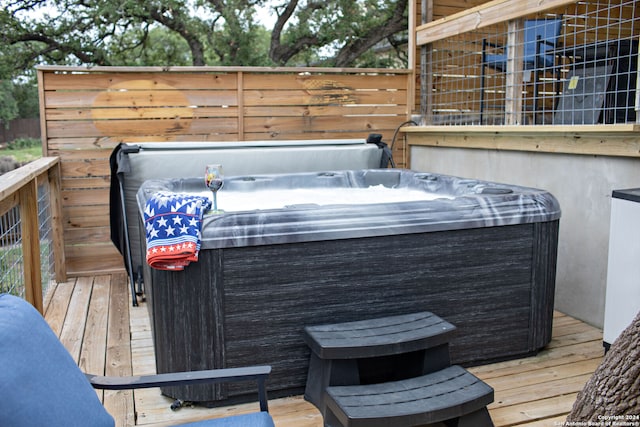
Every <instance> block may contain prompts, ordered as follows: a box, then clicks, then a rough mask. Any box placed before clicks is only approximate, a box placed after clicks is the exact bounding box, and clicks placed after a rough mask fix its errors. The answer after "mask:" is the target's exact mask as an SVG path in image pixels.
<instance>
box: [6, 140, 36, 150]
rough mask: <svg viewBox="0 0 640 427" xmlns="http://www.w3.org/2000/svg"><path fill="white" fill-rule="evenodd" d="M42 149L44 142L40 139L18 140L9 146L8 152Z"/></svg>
mask: <svg viewBox="0 0 640 427" xmlns="http://www.w3.org/2000/svg"><path fill="white" fill-rule="evenodd" d="M36 147H37V148H42V141H40V139H39V138H18V139H15V140H13V141H11V142H9V144H8V145H7V149H8V150H22V149H25V148H36Z"/></svg>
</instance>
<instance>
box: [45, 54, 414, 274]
mask: <svg viewBox="0 0 640 427" xmlns="http://www.w3.org/2000/svg"><path fill="white" fill-rule="evenodd" d="M38 81H39V91H40V117H41V128H42V139H43V147H44V150H45V155H47V156H59V158H60V163H61V170H62V208H63V215H64V240H65V255H66V261H67V272H68V273H69V274H70V275H79V274H87V273H97V272H108V271H114V270H119V269H122V268H123V264H122V258H121V256H120V254H119V253H118V252H117V251H116V249H115V247H114V246H113V245H112V244H111V241H110V235H109V232H110V230H109V205H108V203H109V185H110V171H109V161H108V160H109V155H110V154H111V151H112V150H113V148H114V147H115V146H116V145H117V144H118V143H120V142H147V141H154V142H156V141H157V142H165V141H167V142H168V141H172V142H175V141H259V140H292V139H335V138H366V136H367V135H368V134H369V133H380V134H382V135H383V137H384V140H385V141H387V142H390V141H391V138H392V137H393V135H394V132H395V131H396V129H397V128H398V126H400V125H401V124H402V123H403V122H405V121H406V120H407V119H408V118H409V117H410V114H411V111H412V109H413V93H414V91H413V75H412V72H411V71H410V70H388V69H348V70H345V69H333V68H326V69H319V68H286V69H284V68H245V67H233V68H231V67H215V68H213V67H175V68H155V67H144V68H140V67H137V68H131V67H95V68H84V67H54V66H42V67H38ZM403 145H404V144H396V146H395V147H394V158H395V159H396V163H397V166H398V167H403V166H404V165H406V164H407V162H406V158H405V152H404V149H403Z"/></svg>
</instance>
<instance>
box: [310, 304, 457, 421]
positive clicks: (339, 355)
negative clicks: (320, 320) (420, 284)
mask: <svg viewBox="0 0 640 427" xmlns="http://www.w3.org/2000/svg"><path fill="white" fill-rule="evenodd" d="M455 329H456V328H455V326H453V325H452V324H451V323H449V322H446V321H445V320H443V319H441V318H440V317H438V316H436V315H435V314H433V313H430V312H426V311H425V312H419V313H411V314H405V315H400V316H390V317H384V318H378V319H370V320H364V321H357V322H347V323H339V324H332V325H319V326H309V327H306V328H305V330H304V331H305V334H304V339H305V342H306V343H307V345H308V346H309V347H310V348H311V360H310V363H309V372H308V375H307V385H306V389H305V399H307V400H308V401H309V402H311V403H313V404H314V405H315V406H316V407H317V408H318V409H319V410H320V412H322V414H323V415H324V412H325V405H324V402H323V400H324V392H325V390H326V389H327V387H329V386H335V385H361V384H375V383H381V382H388V381H396V380H402V379H407V378H412V377H417V376H420V375H424V374H428V373H430V372H434V371H437V370H440V369H443V368H446V367H448V366H450V364H451V363H450V358H449V338H450V336H451V334H452V333H453V332H454V331H455Z"/></svg>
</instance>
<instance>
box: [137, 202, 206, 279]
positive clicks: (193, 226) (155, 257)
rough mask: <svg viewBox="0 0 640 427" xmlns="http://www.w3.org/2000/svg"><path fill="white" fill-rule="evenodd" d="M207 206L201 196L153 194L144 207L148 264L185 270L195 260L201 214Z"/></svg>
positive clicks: (165, 268) (159, 267) (199, 235)
mask: <svg viewBox="0 0 640 427" xmlns="http://www.w3.org/2000/svg"><path fill="white" fill-rule="evenodd" d="M210 206H211V202H210V201H209V198H207V197H203V196H196V195H193V194H183V193H171V192H158V193H155V194H154V195H153V196H152V197H151V198H150V199H149V200H148V201H147V203H146V205H145V208H144V225H145V228H146V237H147V263H148V264H149V265H150V266H151V267H153V268H156V269H158V270H184V268H185V267H186V266H187V265H189V263H190V262H194V261H198V252H199V251H200V238H201V230H202V216H203V215H204V212H205V210H207V209H208V208H209V207H210Z"/></svg>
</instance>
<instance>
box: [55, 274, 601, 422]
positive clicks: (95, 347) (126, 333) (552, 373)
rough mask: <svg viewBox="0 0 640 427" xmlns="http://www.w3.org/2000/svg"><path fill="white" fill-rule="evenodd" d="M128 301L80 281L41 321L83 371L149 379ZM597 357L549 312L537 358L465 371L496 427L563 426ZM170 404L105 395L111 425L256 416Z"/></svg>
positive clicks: (297, 404)
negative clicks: (489, 398)
mask: <svg viewBox="0 0 640 427" xmlns="http://www.w3.org/2000/svg"><path fill="white" fill-rule="evenodd" d="M130 301H131V300H130V297H129V286H128V282H127V279H126V276H125V275H124V274H113V275H103V276H95V277H90V276H87V277H80V278H77V279H70V280H69V281H67V282H64V283H58V284H54V285H53V286H51V287H50V289H49V293H48V294H47V295H46V297H45V300H44V307H45V313H46V314H45V317H46V319H47V321H48V322H49V324H50V325H51V327H52V329H53V330H54V331H55V332H56V334H58V335H59V336H60V338H61V341H62V342H63V343H64V344H65V346H66V347H67V349H68V350H69V351H70V353H71V354H72V356H73V357H74V358H75V360H76V362H77V363H78V364H79V365H80V366H81V367H83V369H86V370H87V372H92V373H103V372H104V373H106V374H107V375H129V374H133V375H143V374H153V373H155V355H154V349H153V341H152V337H151V326H150V321H149V317H148V314H147V307H146V306H145V304H144V303H141V304H140V306H138V307H132V306H131V303H130ZM602 356H603V347H602V331H600V330H599V329H597V328H594V327H592V326H589V325H587V324H585V323H583V322H581V321H579V320H577V319H574V318H572V317H570V316H566V315H564V314H562V313H559V312H556V313H554V326H553V338H552V341H551V343H550V344H549V345H548V346H547V347H546V348H545V349H544V350H542V351H541V352H540V353H538V354H537V355H536V356H534V357H527V358H523V359H517V360H509V361H504V362H499V363H494V364H490V365H482V366H475V367H472V368H469V370H470V371H471V372H473V373H474V374H475V375H477V376H478V377H480V378H481V379H483V380H484V381H486V382H487V383H488V384H489V385H491V386H492V387H493V388H494V389H495V401H494V402H493V403H492V404H491V405H490V406H489V412H490V414H491V417H492V419H493V421H494V423H495V425H496V427H507V426H520V427H543V426H553V425H560V424H561V423H562V422H563V421H564V419H565V416H566V414H567V413H568V412H569V410H570V409H571V406H572V405H573V402H574V401H575V398H576V395H577V393H578V391H580V390H581V389H582V387H583V386H584V384H585V383H586V381H587V380H588V379H589V378H590V376H591V375H592V373H593V371H594V370H595V369H596V367H597V366H598V365H599V363H600V362H601V360H602ZM99 395H100V393H99ZM171 403H172V399H170V398H167V397H165V396H162V395H161V393H160V391H159V390H158V389H147V390H137V391H135V392H131V391H124V392H108V391H107V392H105V393H104V404H105V407H106V408H107V409H108V410H109V412H110V413H111V414H112V415H113V416H114V418H116V425H117V426H134V425H140V426H150V427H162V426H171V425H175V424H179V423H184V422H190V421H198V420H202V419H207V418H216V417H221V416H227V415H230V414H238V413H244V412H252V411H256V410H258V406H257V403H249V404H242V405H233V406H227V407H221V408H213V409H211V408H202V407H198V406H195V407H184V408H182V409H180V410H178V411H172V410H171V409H170V405H171ZM269 409H270V412H271V414H272V416H273V418H274V420H275V424H276V426H277V427H322V418H321V416H320V413H319V412H318V411H317V410H316V409H315V407H313V405H311V404H310V403H308V402H306V401H305V400H304V399H303V398H302V396H293V397H289V398H282V399H271V400H270V401H269Z"/></svg>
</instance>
